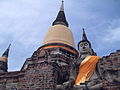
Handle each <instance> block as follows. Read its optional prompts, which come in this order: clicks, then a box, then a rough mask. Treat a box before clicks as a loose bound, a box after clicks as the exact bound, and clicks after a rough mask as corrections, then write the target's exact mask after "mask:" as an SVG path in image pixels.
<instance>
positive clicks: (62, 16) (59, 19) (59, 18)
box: [52, 0, 69, 27]
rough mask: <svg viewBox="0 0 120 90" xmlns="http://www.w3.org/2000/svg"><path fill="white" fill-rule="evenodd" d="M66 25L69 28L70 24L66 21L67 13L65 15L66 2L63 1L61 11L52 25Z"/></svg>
mask: <svg viewBox="0 0 120 90" xmlns="http://www.w3.org/2000/svg"><path fill="white" fill-rule="evenodd" d="M58 24H60V25H64V26H67V27H68V26H69V25H68V22H67V21H66V17H65V13H64V1H63V0H62V4H61V7H60V11H59V13H58V15H57V17H56V19H55V21H54V22H53V23H52V25H53V26H54V25H58Z"/></svg>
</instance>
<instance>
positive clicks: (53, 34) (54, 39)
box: [43, 1, 77, 54]
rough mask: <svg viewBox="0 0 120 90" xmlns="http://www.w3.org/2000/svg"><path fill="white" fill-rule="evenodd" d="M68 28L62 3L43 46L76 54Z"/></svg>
mask: <svg viewBox="0 0 120 90" xmlns="http://www.w3.org/2000/svg"><path fill="white" fill-rule="evenodd" d="M68 26H69V25H68V22H67V21H66V17H65V13H64V3H63V1H62V5H61V8H60V11H59V13H58V15H57V18H56V19H55V21H54V22H53V23H52V27H50V28H49V29H48V32H47V34H46V36H45V38H44V41H43V46H44V45H45V48H55V47H59V48H63V49H66V50H68V51H70V52H72V53H74V54H77V50H76V49H75V45H74V38H73V34H72V32H71V30H70V29H69V28H68ZM46 45H47V47H46ZM45 48H44V49H45Z"/></svg>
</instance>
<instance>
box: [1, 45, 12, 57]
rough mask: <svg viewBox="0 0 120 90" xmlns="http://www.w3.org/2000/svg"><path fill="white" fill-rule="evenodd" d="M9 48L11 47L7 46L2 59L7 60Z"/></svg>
mask: <svg viewBox="0 0 120 90" xmlns="http://www.w3.org/2000/svg"><path fill="white" fill-rule="evenodd" d="M10 46H11V44H9V46H8V48H7V49H6V51H5V52H4V53H3V55H2V57H6V58H8V55H9V50H10Z"/></svg>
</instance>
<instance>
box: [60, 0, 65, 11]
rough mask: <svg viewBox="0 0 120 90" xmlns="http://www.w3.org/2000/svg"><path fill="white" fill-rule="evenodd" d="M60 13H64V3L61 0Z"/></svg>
mask: <svg viewBox="0 0 120 90" xmlns="http://www.w3.org/2000/svg"><path fill="white" fill-rule="evenodd" d="M60 11H64V1H63V0H62V4H61V8H60Z"/></svg>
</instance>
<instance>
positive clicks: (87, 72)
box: [74, 56, 100, 85]
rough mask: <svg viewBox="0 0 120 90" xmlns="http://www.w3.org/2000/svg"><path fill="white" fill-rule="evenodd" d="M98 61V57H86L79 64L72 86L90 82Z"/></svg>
mask: <svg viewBox="0 0 120 90" xmlns="http://www.w3.org/2000/svg"><path fill="white" fill-rule="evenodd" d="M99 59H100V57H98V56H88V57H86V58H85V59H84V60H83V61H82V62H81V64H80V67H79V73H78V76H77V78H76V80H75V83H74V85H80V83H85V81H88V80H90V78H91V77H92V75H93V73H94V70H95V67H96V64H97V62H98V60H99Z"/></svg>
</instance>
